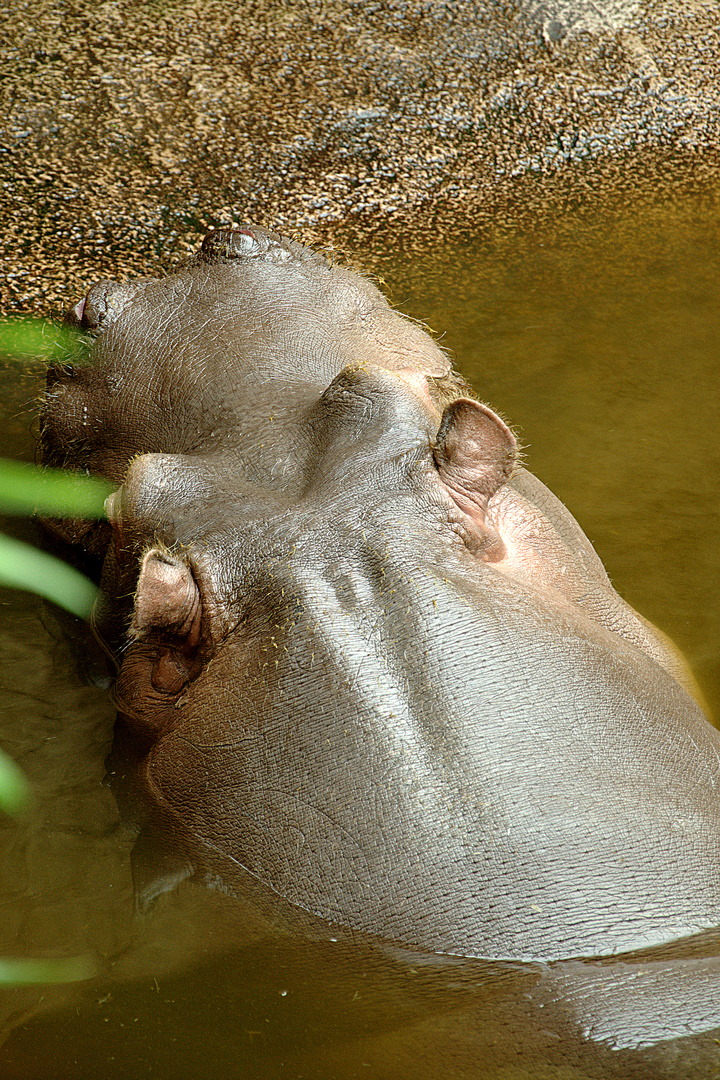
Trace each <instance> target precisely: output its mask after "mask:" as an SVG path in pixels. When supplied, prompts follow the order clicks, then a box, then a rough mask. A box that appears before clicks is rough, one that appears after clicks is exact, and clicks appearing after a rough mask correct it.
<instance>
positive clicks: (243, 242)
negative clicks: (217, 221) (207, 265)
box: [200, 226, 268, 259]
mask: <svg viewBox="0 0 720 1080" xmlns="http://www.w3.org/2000/svg"><path fill="white" fill-rule="evenodd" d="M267 249H268V242H267V239H266V237H264V236H263V235H258V234H257V233H256V232H254V231H253V230H252V229H248V228H246V227H240V226H233V227H232V228H228V229H213V231H212V232H210V233H208V234H207V236H206V237H205V239H204V240H203V242H202V247H201V248H200V254H201V255H202V256H203V257H204V258H205V259H247V258H252V257H253V256H256V255H263V254H264V253H265V252H266V251H267Z"/></svg>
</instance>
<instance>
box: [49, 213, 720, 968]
mask: <svg viewBox="0 0 720 1080" xmlns="http://www.w3.org/2000/svg"><path fill="white" fill-rule="evenodd" d="M73 318H74V321H75V322H77V323H79V324H80V326H81V327H83V328H84V329H86V330H88V331H89V332H91V333H92V335H93V340H94V343H93V344H92V348H91V354H90V358H89V359H90V362H89V363H88V364H86V365H80V366H77V367H76V368H75V369H74V370H70V369H68V368H67V367H63V368H56V369H55V370H53V371H51V373H50V376H49V380H48V394H47V399H46V403H45V411H44V419H43V452H44V456H45V460H46V461H49V462H52V463H54V464H67V465H69V466H71V467H73V468H80V469H88V470H90V471H93V472H97V473H100V474H103V475H105V476H108V477H109V478H110V479H113V480H115V481H117V483H118V484H119V485H120V486H119V490H118V491H117V493H116V494H115V495H114V496H112V497H111V499H110V500H109V503H108V516H109V520H110V526H111V528H110V530H108V528H107V527H104V528H101V529H98V530H93V529H87V528H85V527H80V526H68V527H66V528H65V536H66V538H67V539H73V540H77V539H81V540H82V542H83V544H84V545H85V547H86V548H87V550H88V551H90V552H91V553H93V554H95V555H100V556H101V557H102V559H103V573H102V587H103V592H104V596H105V599H104V602H103V604H102V605H101V607H100V608H99V609H98V611H97V613H96V618H95V630H96V633H97V635H98V637H99V638H100V639H101V641H102V642H103V643H104V645H105V647H106V648H107V650H108V652H109V653H110V654H111V655H112V656H113V657H114V659H115V662H116V664H117V678H116V683H115V697H116V700H117V704H118V709H119V731H120V732H121V733H122V735H121V739H120V742H121V743H122V746H123V748H124V750H125V753H126V755H127V756H128V757H129V758H130V759H131V766H130V768H129V775H130V780H129V783H128V784H126V787H127V788H129V790H130V791H131V796H130V797H129V804H131V805H132V812H133V814H134V815H135V816H136V818H137V819H138V822H139V824H141V825H142V827H143V832H142V833H141V836H140V838H139V840H138V843H137V846H136V857H135V875H136V886H137V889H138V893H139V895H140V897H141V898H143V899H145V900H149V899H151V898H152V897H153V896H154V895H157V893H158V892H160V891H162V890H163V889H165V888H169V887H171V886H172V885H173V884H175V883H176V882H177V881H179V880H181V879H182V878H183V877H187V876H189V875H192V874H197V875H199V876H201V877H204V878H205V879H206V880H210V879H213V880H217V876H218V873H220V874H221V877H222V883H223V884H224V885H225V886H226V887H228V888H231V889H236V890H242V889H245V888H250V887H252V888H257V887H260V888H261V889H264V890H266V891H267V893H268V894H269V895H271V896H277V897H278V898H280V899H281V900H282V901H283V902H287V903H288V904H289V905H292V906H294V907H295V908H297V909H301V910H303V911H306V912H310V913H312V914H313V915H315V916H318V917H320V918H321V919H324V920H328V921H330V922H331V923H334V924H340V925H342V926H345V927H349V928H351V929H354V930H361V931H364V932H367V933H369V934H374V935H379V936H381V937H383V938H386V939H390V940H393V941H396V942H400V943H402V944H405V945H409V946H413V947H416V948H420V949H423V950H428V951H433V952H439V953H451V954H456V955H461V956H468V957H485V958H495V959H499V958H508V959H523V960H530V959H542V960H551V959H558V958H568V957H577V956H601V955H607V954H611V953H619V952H628V951H631V950H636V949H641V948H644V947H647V946H649V945H654V944H659V943H662V942H668V941H672V940H674V939H677V938H680V937H684V936H687V935H690V934H694V933H697V932H699V931H701V930H703V929H706V928H709V927H712V926H715V925H717V924H718V923H720V888H719V886H720V881H719V875H718V866H719V865H720V860H719V855H720V851H719V850H718V846H719V841H718V836H719V835H720V830H719V828H718V826H720V814H718V809H717V790H718V788H720V753H719V751H720V736H719V735H718V733H717V732H716V731H715V729H714V728H712V727H711V725H710V724H709V723H708V722H707V720H706V718H705V717H704V715H703V714H702V711H701V709H700V708H699V707H698V705H697V704H696V702H695V701H694V699H693V697H692V694H691V691H692V683H691V679H690V677H689V676H688V675H687V673H686V672H685V670H684V667H683V664H682V661H681V660H680V658H679V657H678V655H677V654H676V652H675V650H674V649H673V647H672V646H671V645H670V644H669V643H668V642H667V641H666V640H665V639H664V638H663V636H662V635H661V634H659V633H658V632H657V631H656V630H654V628H652V627H650V626H649V625H648V624H647V623H645V622H644V620H642V619H641V618H640V617H639V616H637V615H636V614H635V613H634V612H633V611H632V610H631V609H630V608H629V607H628V606H627V605H626V604H624V602H623V601H622V600H621V599H620V598H619V597H618V596H617V594H616V593H615V592H614V590H613V589H612V587H611V585H610V583H609V581H608V578H607V575H606V574H605V571H604V569H603V567H602V565H601V564H600V562H599V560H598V558H597V556H596V555H595V553H594V552H593V550H592V547H591V545H590V544H589V542H588V540H587V539H586V537H585V536H584V534H583V533H582V531H581V529H580V528H579V526H578V525H577V523H576V522H575V521H574V519H573V518H572V516H571V515H570V514H569V512H568V511H567V510H566V509H565V508H564V507H563V506H562V505H561V504H560V503H559V502H558V500H557V499H555V498H554V496H553V495H552V494H551V493H550V492H549V491H548V490H547V488H545V487H544V485H542V484H541V483H540V482H539V481H538V480H536V479H535V478H534V477H533V476H532V475H531V474H529V473H528V472H526V471H525V470H524V469H522V468H521V467H520V466H519V465H518V464H517V461H516V457H517V447H516V443H515V439H514V437H513V435H512V433H511V432H510V430H509V429H508V428H507V427H506V425H505V424H504V423H503V421H502V420H500V419H499V417H497V416H496V415H495V414H494V413H493V412H492V411H491V410H490V409H488V408H487V407H486V406H483V405H480V404H479V403H478V402H477V401H475V400H474V399H473V398H471V397H468V396H467V388H466V387H465V386H464V385H463V384H462V380H460V379H459V378H458V377H457V376H455V375H453V373H452V372H451V371H450V366H449V362H448V360H447V358H446V357H445V355H444V354H443V353H442V352H441V351H440V350H439V349H438V348H437V346H436V345H435V344H434V343H433V342H432V340H431V339H430V338H429V337H427V335H425V334H424V333H423V332H422V330H421V329H420V328H419V327H417V326H416V325H415V324H413V323H411V322H409V321H408V320H406V319H404V318H403V317H402V316H400V315H399V314H397V313H396V312H394V311H393V310H392V309H391V308H390V307H389V306H388V305H387V302H386V301H385V300H384V298H383V297H382V296H381V295H380V293H378V291H377V290H376V289H375V288H374V286H372V285H371V284H370V283H368V282H367V281H365V280H363V279H362V278H360V277H358V276H357V275H355V274H353V273H351V272H350V271H348V270H345V269H342V268H339V267H336V266H331V265H329V264H328V263H327V262H325V261H324V260H323V259H321V258H319V257H318V256H316V255H314V254H313V253H311V252H309V251H308V250H307V249H305V248H303V247H302V246H301V245H299V244H296V243H291V242H288V241H284V240H282V239H281V238H279V237H276V236H274V235H273V234H271V233H266V232H264V231H263V230H260V229H255V228H253V229H239V230H220V231H218V232H216V233H213V234H210V236H209V237H208V238H207V239H206V241H205V243H204V245H203V249H202V250H201V252H200V253H199V255H198V256H197V257H196V258H195V259H193V260H190V261H189V262H188V263H187V264H185V266H183V267H181V268H180V269H179V270H178V271H177V272H176V273H175V274H174V275H172V276H170V277H168V278H167V279H165V280H161V281H158V280H153V279H150V280H147V281H141V282H137V283H134V284H131V285H126V286H118V285H114V284H112V283H104V284H101V285H100V286H96V287H95V289H93V290H91V292H90V293H89V294H88V297H87V298H86V300H85V301H84V302H82V303H81V304H80V305H78V307H77V308H76V309H75V314H74V316H73ZM128 748H129V749H128ZM219 868H220V869H219Z"/></svg>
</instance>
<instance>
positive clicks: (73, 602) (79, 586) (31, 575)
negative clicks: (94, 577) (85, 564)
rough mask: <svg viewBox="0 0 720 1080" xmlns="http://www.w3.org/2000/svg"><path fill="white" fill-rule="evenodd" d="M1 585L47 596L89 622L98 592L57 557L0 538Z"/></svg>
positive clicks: (9, 539) (2, 537) (7, 537)
mask: <svg viewBox="0 0 720 1080" xmlns="http://www.w3.org/2000/svg"><path fill="white" fill-rule="evenodd" d="M0 585H10V586H11V587H12V588H15V589H27V590H28V591H29V592H34V593H37V594H38V595H39V596H44V597H45V598H46V599H47V600H52V602H53V603H54V604H59V606H60V607H63V608H65V609H66V611H71V612H72V613H73V615H77V616H78V617H79V618H81V619H87V618H89V616H90V612H91V611H92V607H93V604H94V603H95V599H96V597H97V593H98V590H97V589H96V587H95V586H94V585H93V583H92V582H91V581H88V579H87V578H86V577H84V576H83V574H81V573H80V572H79V571H78V570H75V569H74V568H73V567H72V566H68V564H67V563H64V562H62V560H61V559H56V558H55V556H54V555H48V554H47V552H45V551H40V550H39V549H38V548H34V547H31V546H30V544H23V543H22V541H20V540H15V539H13V538H12V537H10V536H4V535H1V534H0Z"/></svg>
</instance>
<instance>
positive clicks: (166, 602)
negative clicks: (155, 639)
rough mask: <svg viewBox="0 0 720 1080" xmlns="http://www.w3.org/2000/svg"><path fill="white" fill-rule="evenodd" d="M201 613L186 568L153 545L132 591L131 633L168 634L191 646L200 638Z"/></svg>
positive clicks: (188, 571) (189, 572)
mask: <svg viewBox="0 0 720 1080" xmlns="http://www.w3.org/2000/svg"><path fill="white" fill-rule="evenodd" d="M201 614H202V605H201V600H200V591H199V589H198V587H197V584H196V583H195V578H194V577H193V575H192V573H191V571H190V568H189V567H188V566H187V565H186V564H185V563H184V562H181V561H180V560H178V559H174V558H172V556H170V555H166V554H164V553H163V552H161V551H159V550H158V549H157V548H153V549H152V550H150V551H147V552H146V553H145V555H144V556H143V561H142V566H141V568H140V578H139V580H138V584H137V590H136V592H135V612H134V614H133V619H132V624H131V629H132V631H133V633H134V634H135V635H136V636H137V637H144V636H145V635H147V634H148V633H150V632H152V631H156V632H159V633H161V634H169V635H172V636H173V637H176V638H180V639H182V640H183V641H184V643H185V645H186V646H187V647H189V648H190V649H192V648H194V647H195V646H196V645H197V644H198V642H199V639H200V622H201Z"/></svg>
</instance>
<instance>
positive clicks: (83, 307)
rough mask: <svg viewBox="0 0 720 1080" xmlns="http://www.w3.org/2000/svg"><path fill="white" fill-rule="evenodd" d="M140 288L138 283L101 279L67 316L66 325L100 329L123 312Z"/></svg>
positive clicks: (81, 328) (85, 328)
mask: <svg viewBox="0 0 720 1080" xmlns="http://www.w3.org/2000/svg"><path fill="white" fill-rule="evenodd" d="M137 289H138V284H137V283H130V284H126V285H121V284H120V283H119V282H117V281H100V282H98V284H97V285H93V287H92V289H90V291H89V292H88V294H87V296H86V297H85V298H84V299H83V300H81V301H80V302H79V303H77V304H76V305H75V307H74V308H71V309H70V311H68V313H67V315H66V316H65V319H64V323H65V326H70V327H75V328H76V329H79V330H99V329H101V328H104V327H106V326H107V325H108V324H109V323H111V322H112V321H113V320H114V319H116V318H117V316H118V315H119V314H120V313H121V311H122V310H123V308H124V307H125V306H126V305H127V304H128V302H129V301H130V300H131V299H132V297H133V296H134V295H135V293H136V292H137Z"/></svg>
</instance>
